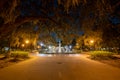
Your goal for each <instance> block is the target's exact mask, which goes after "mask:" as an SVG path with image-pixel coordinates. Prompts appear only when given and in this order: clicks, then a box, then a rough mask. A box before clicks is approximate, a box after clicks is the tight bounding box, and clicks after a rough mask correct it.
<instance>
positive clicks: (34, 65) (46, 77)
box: [0, 55, 120, 80]
mask: <svg viewBox="0 0 120 80" xmlns="http://www.w3.org/2000/svg"><path fill="white" fill-rule="evenodd" d="M0 80H120V69H118V68H115V67H112V66H109V65H106V64H103V63H99V62H97V61H93V60H90V59H87V58H85V57H84V56H83V55H69V56H68V55H67V56H65V55H57V56H52V55H48V56H44V55H42V56H38V57H34V58H32V59H30V60H27V61H24V62H20V63H18V64H15V65H12V66H9V67H6V68H4V69H1V70H0Z"/></svg>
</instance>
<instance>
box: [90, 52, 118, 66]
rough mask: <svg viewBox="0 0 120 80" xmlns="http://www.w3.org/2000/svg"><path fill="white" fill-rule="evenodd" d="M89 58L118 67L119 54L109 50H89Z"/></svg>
mask: <svg viewBox="0 0 120 80" xmlns="http://www.w3.org/2000/svg"><path fill="white" fill-rule="evenodd" d="M89 55H90V57H89V58H90V59H92V60H96V61H99V62H102V63H105V64H108V65H111V66H114V67H118V68H120V55H118V54H116V53H112V52H109V51H91V52H90V53H89Z"/></svg>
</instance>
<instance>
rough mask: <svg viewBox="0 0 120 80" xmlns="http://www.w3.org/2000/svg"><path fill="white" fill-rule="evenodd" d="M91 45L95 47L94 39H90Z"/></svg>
mask: <svg viewBox="0 0 120 80" xmlns="http://www.w3.org/2000/svg"><path fill="white" fill-rule="evenodd" d="M90 45H91V46H93V48H95V47H94V40H90Z"/></svg>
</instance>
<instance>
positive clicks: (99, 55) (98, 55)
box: [90, 51, 113, 59]
mask: <svg viewBox="0 0 120 80" xmlns="http://www.w3.org/2000/svg"><path fill="white" fill-rule="evenodd" d="M90 55H91V58H92V59H110V58H112V57H113V53H112V52H108V51H92V52H91V53H90Z"/></svg>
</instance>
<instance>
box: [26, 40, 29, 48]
mask: <svg viewBox="0 0 120 80" xmlns="http://www.w3.org/2000/svg"><path fill="white" fill-rule="evenodd" d="M25 43H26V44H28V43H29V40H26V41H25ZM27 48H28V45H26V49H27Z"/></svg>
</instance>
